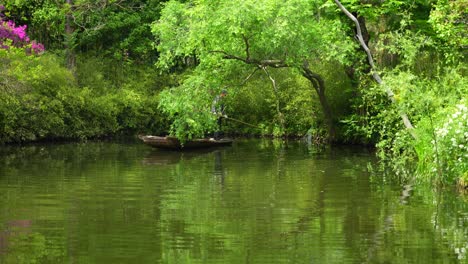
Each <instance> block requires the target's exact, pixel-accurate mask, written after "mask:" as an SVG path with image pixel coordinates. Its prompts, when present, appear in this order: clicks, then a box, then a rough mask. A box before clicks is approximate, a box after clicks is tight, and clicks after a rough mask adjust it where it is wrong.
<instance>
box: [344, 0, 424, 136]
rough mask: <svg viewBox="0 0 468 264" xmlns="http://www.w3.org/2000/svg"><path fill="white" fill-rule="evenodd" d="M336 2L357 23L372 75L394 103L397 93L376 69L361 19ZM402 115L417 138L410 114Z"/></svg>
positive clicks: (358, 36)
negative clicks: (386, 83)
mask: <svg viewBox="0 0 468 264" xmlns="http://www.w3.org/2000/svg"><path fill="white" fill-rule="evenodd" d="M335 3H336V5H337V6H338V7H339V8H340V10H341V11H342V12H343V13H344V14H345V15H346V16H347V17H349V19H351V20H352V21H353V22H354V24H355V25H356V38H357V40H358V41H359V45H361V47H362V48H363V49H364V51H365V52H366V54H367V61H368V63H369V66H370V68H371V71H372V77H374V80H375V81H376V82H377V83H378V84H379V85H381V86H382V87H383V88H384V89H385V92H386V93H387V96H388V98H389V99H390V101H391V102H392V103H395V94H394V93H393V91H392V89H390V87H388V86H386V85H385V84H384V83H383V81H382V78H381V77H380V75H379V73H378V72H377V69H376V67H375V64H374V59H373V58H372V54H371V52H370V49H369V47H368V46H367V44H366V42H365V40H364V36H363V34H362V30H361V26H360V24H359V20H358V19H357V18H356V17H355V16H354V15H353V14H351V13H350V12H349V11H348V10H347V9H346V8H345V7H344V6H343V4H341V2H340V1H339V0H335ZM400 117H401V119H402V121H403V124H404V125H405V127H406V129H407V130H408V131H409V133H410V134H411V136H413V138H416V134H415V133H414V127H413V124H412V123H411V121H410V120H409V118H408V115H406V113H400Z"/></svg>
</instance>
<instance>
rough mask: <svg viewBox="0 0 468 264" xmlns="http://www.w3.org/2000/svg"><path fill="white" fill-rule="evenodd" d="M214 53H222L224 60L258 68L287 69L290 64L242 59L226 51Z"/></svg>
mask: <svg viewBox="0 0 468 264" xmlns="http://www.w3.org/2000/svg"><path fill="white" fill-rule="evenodd" d="M211 52H212V53H221V54H223V59H227V60H238V61H242V62H244V63H245V64H252V65H257V66H258V67H260V68H262V67H272V68H285V67H289V65H288V64H286V63H285V62H284V61H283V60H274V59H270V60H259V59H252V58H242V57H239V56H236V55H232V54H229V53H227V52H225V51H224V50H212V51H211Z"/></svg>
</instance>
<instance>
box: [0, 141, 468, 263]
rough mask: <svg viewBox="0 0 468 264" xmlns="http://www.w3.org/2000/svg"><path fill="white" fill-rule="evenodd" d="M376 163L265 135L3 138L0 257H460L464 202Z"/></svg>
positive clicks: (467, 247)
mask: <svg viewBox="0 0 468 264" xmlns="http://www.w3.org/2000/svg"><path fill="white" fill-rule="evenodd" d="M373 164H375V158H374V155H373V153H371V152H369V151H367V150H365V149H357V148H332V149H327V150H324V151H319V150H317V149H314V148H313V147H310V146H307V145H306V144H304V143H300V142H289V143H288V144H286V143H283V142H278V141H262V140H240V141H238V142H236V143H235V144H234V146H233V147H228V148H222V149H216V150H209V151H201V152H199V151H198V152H183V153H181V152H167V151H159V150H154V149H151V148H149V147H147V146H145V145H143V144H141V143H139V142H134V143H109V142H98V143H95V142H90V143H79V144H78V143H72V144H61V145H33V146H25V147H5V146H3V147H1V149H0V263H8V264H9V263H14V264H16V263H113V264H116V263H135V264H136V263H468V260H467V258H468V252H467V251H468V202H467V201H468V198H467V197H463V196H460V195H458V194H457V193H456V192H454V191H452V190H443V191H441V192H440V194H436V192H435V190H434V189H431V188H429V187H421V186H413V190H410V188H406V189H404V187H402V186H401V185H399V184H396V183H393V181H390V178H391V175H390V176H389V175H387V176H384V175H382V174H379V173H375V172H372V171H373V170H372V169H371V168H372V165H373Z"/></svg>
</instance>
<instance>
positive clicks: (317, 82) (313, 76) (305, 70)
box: [301, 60, 336, 141]
mask: <svg viewBox="0 0 468 264" xmlns="http://www.w3.org/2000/svg"><path fill="white" fill-rule="evenodd" d="M301 72H302V76H304V77H305V78H307V79H308V80H309V81H310V82H311V83H312V86H313V87H314V89H315V91H316V92H317V95H318V98H319V101H320V104H321V105H322V110H323V114H324V117H325V122H326V123H327V126H328V133H329V136H330V140H331V141H334V140H335V137H336V130H335V125H334V124H333V114H332V111H331V108H330V105H329V104H328V100H327V97H326V95H325V80H324V79H323V78H322V76H321V75H320V74H317V73H315V72H313V71H312V70H311V69H310V68H309V62H308V61H307V60H304V62H303V64H302V67H301Z"/></svg>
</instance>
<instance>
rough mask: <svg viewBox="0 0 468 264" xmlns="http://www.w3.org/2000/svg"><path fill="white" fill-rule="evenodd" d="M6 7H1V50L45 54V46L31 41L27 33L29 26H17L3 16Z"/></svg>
mask: <svg viewBox="0 0 468 264" xmlns="http://www.w3.org/2000/svg"><path fill="white" fill-rule="evenodd" d="M4 9H5V7H4V6H1V5H0V48H1V49H10V48H11V47H17V48H25V49H26V51H27V52H28V53H34V54H40V53H42V52H44V45H42V44H41V43H37V42H36V41H31V40H30V38H29V36H28V34H27V33H26V29H27V25H23V26H17V25H16V24H15V22H13V21H11V20H6V19H5V16H4V15H3V14H2V12H3V10H4Z"/></svg>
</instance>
